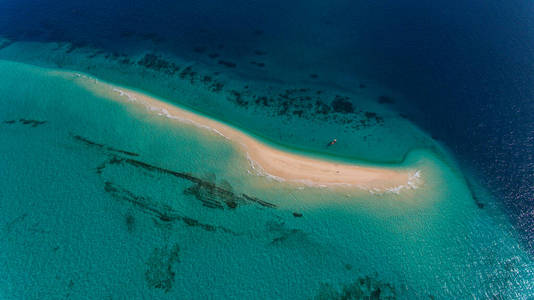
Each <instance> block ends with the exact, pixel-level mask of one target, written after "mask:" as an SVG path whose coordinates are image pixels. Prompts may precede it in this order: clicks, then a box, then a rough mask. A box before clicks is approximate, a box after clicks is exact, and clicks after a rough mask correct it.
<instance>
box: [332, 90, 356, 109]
mask: <svg viewBox="0 0 534 300" xmlns="http://www.w3.org/2000/svg"><path fill="white" fill-rule="evenodd" d="M348 100H349V97H346V96H345V97H343V96H340V95H336V97H335V99H334V101H332V108H333V109H334V111H335V112H338V113H344V114H348V113H353V112H354V107H353V106H352V103H351V102H349V101H348Z"/></svg>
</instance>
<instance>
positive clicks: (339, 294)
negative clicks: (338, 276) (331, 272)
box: [316, 276, 397, 300]
mask: <svg viewBox="0 0 534 300" xmlns="http://www.w3.org/2000/svg"><path fill="white" fill-rule="evenodd" d="M396 298H397V296H396V291H395V288H394V287H393V286H392V285H391V284H389V283H384V282H381V281H380V280H378V279H376V278H373V277H370V276H364V277H360V278H358V279H357V280H356V281H354V282H353V283H350V284H347V285H344V286H342V288H341V290H338V289H336V288H334V287H333V286H332V285H330V284H323V285H322V286H321V290H320V291H319V294H318V295H317V297H316V299H325V300H326V299H369V300H380V299H387V300H393V299H396Z"/></svg>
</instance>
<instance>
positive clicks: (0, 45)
mask: <svg viewBox="0 0 534 300" xmlns="http://www.w3.org/2000/svg"><path fill="white" fill-rule="evenodd" d="M11 44H13V41H11V40H3V41H2V42H0V49H4V48H6V47H8V46H9V45H11Z"/></svg>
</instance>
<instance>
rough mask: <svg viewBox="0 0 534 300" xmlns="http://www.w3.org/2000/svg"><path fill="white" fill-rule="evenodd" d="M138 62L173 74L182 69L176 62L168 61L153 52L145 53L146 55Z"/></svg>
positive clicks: (146, 66) (152, 68)
mask: <svg viewBox="0 0 534 300" xmlns="http://www.w3.org/2000/svg"><path fill="white" fill-rule="evenodd" d="M137 64H138V65H140V66H144V67H145V68H148V69H151V70H154V71H160V72H163V73H165V74H168V75H173V74H175V73H176V72H178V71H179V70H180V67H178V66H177V65H176V64H175V63H173V62H168V61H166V60H164V59H162V58H160V57H159V56H157V55H155V54H152V53H147V54H145V56H144V57H143V58H142V59H140V60H139V61H138V62H137Z"/></svg>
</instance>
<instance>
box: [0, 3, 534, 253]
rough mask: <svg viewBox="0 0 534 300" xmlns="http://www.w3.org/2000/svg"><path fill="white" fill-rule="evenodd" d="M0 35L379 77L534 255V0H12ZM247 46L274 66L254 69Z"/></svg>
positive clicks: (281, 72) (3, 12)
mask: <svg viewBox="0 0 534 300" xmlns="http://www.w3.org/2000/svg"><path fill="white" fill-rule="evenodd" d="M0 35H3V36H7V37H9V38H10V39H13V40H16V41H46V42H48V41H58V42H71V43H73V44H74V45H76V46H77V47H78V46H79V47H83V46H93V47H96V48H103V49H106V50H108V51H115V52H117V53H121V52H127V51H131V52H135V51H142V50H143V49H147V48H150V49H157V50H158V51H162V52H168V53H171V54H175V55H176V56H180V57H185V58H189V59H192V60H193V59H194V60H200V61H202V60H205V61H206V62H210V61H212V60H213V59H215V60H217V59H219V58H218V57H224V58H225V59H227V60H231V61H237V62H238V64H247V66H248V69H244V70H243V69H240V70H243V71H240V72H250V74H251V76H258V77H266V78H274V79H276V78H281V80H289V79H291V78H294V79H295V80H302V79H310V78H313V77H312V75H316V76H317V79H316V80H317V81H324V82H328V83H332V82H333V83H336V84H338V85H340V86H342V87H347V88H355V87H357V86H358V85H360V84H364V85H366V84H373V83H379V84H380V85H383V86H385V87H387V88H389V89H391V90H393V91H396V92H398V95H399V96H398V97H395V98H394V99H393V100H394V101H393V102H394V103H392V104H391V105H392V106H393V107H394V108H395V109H396V110H399V111H401V112H403V113H404V114H406V115H407V116H408V118H409V119H410V120H412V121H414V122H415V123H416V124H418V125H419V126H421V127H422V128H423V129H425V130H426V131H428V132H429V133H430V134H431V135H432V136H433V137H435V139H437V140H439V141H440V142H442V143H443V144H444V145H445V146H446V147H448V148H449V149H451V150H452V152H453V153H454V154H455V155H456V157H457V159H458V160H459V162H460V165H461V166H462V167H463V171H464V172H470V173H473V174H474V177H476V178H477V179H479V180H480V181H481V182H482V184H483V185H484V186H486V187H487V188H489V189H490V191H492V192H493V193H494V195H495V196H496V197H497V198H498V199H499V201H501V202H502V204H503V205H504V207H505V208H506V212H507V213H508V215H509V217H510V219H511V221H512V223H513V224H514V225H515V227H516V228H517V229H518V230H519V231H520V233H521V236H522V238H523V241H524V244H525V245H527V246H528V247H529V248H530V250H531V252H532V251H533V249H534V218H533V217H534V172H533V170H534V101H533V100H534V68H533V67H534V5H533V4H532V3H529V2H527V1H507V2H502V1H496V0H491V1H480V0H478V1H427V2H421V1H407V0H403V1H348V0H347V1H341V0H337V1H328V2H326V1H243V0H240V1H232V2H228V1H215V0H213V1H187V2H186V1H163V0H160V1H150V2H144V1H117V0H114V1H69V2H68V3H65V1H53V0H41V1H13V0H4V1H0ZM250 52H254V53H256V54H257V56H256V58H255V60H257V62H260V63H265V64H266V66H265V67H264V68H260V69H258V68H256V67H255V65H252V66H250V65H249V61H250V60H251V59H249V53H250ZM212 54H213V56H215V54H216V55H217V57H216V58H212V57H211V56H210V55H212ZM243 56H246V57H247V58H246V59H242V57H243ZM310 80H311V79H310Z"/></svg>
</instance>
